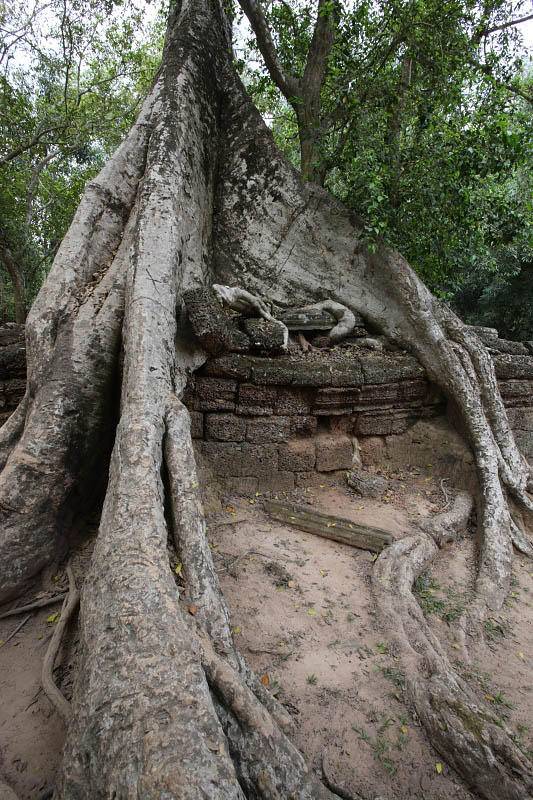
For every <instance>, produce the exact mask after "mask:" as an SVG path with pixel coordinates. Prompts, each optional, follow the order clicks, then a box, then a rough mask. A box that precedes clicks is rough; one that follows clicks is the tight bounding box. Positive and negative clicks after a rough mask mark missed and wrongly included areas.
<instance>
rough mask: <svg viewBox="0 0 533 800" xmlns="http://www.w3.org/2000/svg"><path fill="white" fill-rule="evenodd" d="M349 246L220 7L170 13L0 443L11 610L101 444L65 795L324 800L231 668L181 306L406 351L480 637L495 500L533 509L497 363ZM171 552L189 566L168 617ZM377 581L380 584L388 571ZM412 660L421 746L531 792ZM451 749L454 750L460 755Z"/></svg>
mask: <svg viewBox="0 0 533 800" xmlns="http://www.w3.org/2000/svg"><path fill="white" fill-rule="evenodd" d="M362 229H363V223H362V221H361V220H360V219H358V218H357V217H356V216H354V215H353V214H350V213H349V212H348V211H347V210H346V209H345V208H344V207H343V206H342V205H341V204H340V203H338V202H337V201H336V200H334V199H333V198H332V197H331V196H329V195H328V194H327V192H325V191H324V190H322V189H321V188H320V187H318V186H315V185H313V184H310V183H308V182H303V181H302V180H301V176H299V175H298V174H297V173H296V172H295V170H294V169H293V168H292V167H291V166H290V165H289V164H288V163H287V162H286V161H285V160H284V159H283V158H282V156H281V155H280V154H279V152H278V151H277V149H276V148H275V145H274V142H273V139H272V136H271V134H270V132H269V131H268V129H267V128H266V126H265V125H264V123H263V121H262V120H261V118H260V116H259V114H258V112H257V110H256V109H255V108H254V107H253V105H252V104H251V103H250V101H249V99H248V97H247V95H246V93H245V91H244V89H243V87H242V85H241V84H240V82H239V80H238V78H237V76H236V74H235V71H234V69H233V66H232V63H231V59H230V41H229V38H228V36H227V29H226V22H225V19H224V17H223V13H222V10H221V7H220V6H219V5H218V3H214V4H213V3H212V2H208V0H196V1H195V2H192V1H191V0H182V2H181V3H178V4H176V5H175V6H174V7H173V10H172V12H171V16H170V21H169V27H168V33H167V39H166V43H165V49H164V55H163V62H162V66H161V69H160V71H159V73H158V75H157V77H156V79H155V81H154V85H153V88H152V91H151V93H150V95H149V97H148V98H147V100H146V102H145V104H144V107H143V110H142V112H141V115H140V117H139V119H138V121H137V123H136V124H135V126H134V127H133V129H132V131H131V133H130V135H129V137H128V139H127V140H126V141H125V142H124V143H123V144H122V145H121V147H120V148H119V149H118V151H117V153H116V154H115V155H114V156H113V158H112V159H111V161H110V162H109V163H108V165H107V166H106V167H105V168H104V170H103V171H102V173H101V174H100V175H99V176H98V178H97V179H96V180H95V181H93V183H92V184H91V185H89V186H88V188H87V190H86V193H85V196H84V198H83V200H82V203H81V205H80V208H79V210H78V212H77V215H76V217H75V219H74V221H73V223H72V226H71V228H70V230H69V232H68V234H67V236H66V238H65V240H64V242H63V244H62V246H61V248H60V250H59V252H58V255H57V257H56V260H55V262H54V265H53V267H52V270H51V272H50V276H49V278H48V281H47V283H46V284H45V286H44V287H43V289H42V290H41V292H40V294H39V297H38V298H37V301H36V303H35V305H34V307H33V309H32V311H31V313H30V315H29V318H28V324H27V342H28V369H29V373H28V391H27V394H26V397H25V400H24V401H23V406H22V407H21V409H20V410H19V412H18V413H16V414H15V415H13V417H12V420H10V421H9V423H8V424H7V425H6V426H5V427H4V429H3V430H2V432H1V433H0V447H1V448H2V454H3V463H5V467H4V470H3V473H2V475H1V476H0V509H1V513H2V518H3V523H4V524H3V529H2V533H1V539H0V564H1V565H2V570H3V576H2V577H3V580H2V584H1V585H2V590H1V591H2V597H3V598H5V597H7V596H9V595H12V594H14V593H16V592H17V591H19V590H20V588H21V587H22V585H23V584H24V581H26V580H27V579H28V578H30V577H31V576H32V575H34V574H35V573H36V572H37V571H38V570H39V569H41V568H42V566H43V565H44V564H46V563H48V562H49V561H50V560H51V559H52V558H53V557H54V555H55V554H56V553H57V552H58V551H61V550H65V549H66V547H67V544H68V541H67V534H66V531H67V529H68V523H69V520H70V518H71V515H72V513H73V508H76V507H79V505H80V502H81V501H84V500H86V499H87V497H88V494H89V490H90V487H91V482H90V477H91V475H92V474H95V473H96V472H97V471H98V470H101V469H102V468H103V466H104V465H105V463H106V454H108V453H109V448H110V447H111V442H112V439H113V437H114V445H113V451H112V456H111V463H110V470H109V483H108V487H107V493H106V498H105V502H104V508H103V513H102V520H101V524H100V530H99V535H98V539H97V543H96V547H95V551H94V554H93V560H92V564H91V568H90V571H89V574H88V576H87V578H86V581H85V585H84V587H83V590H82V599H81V616H80V628H81V644H82V647H81V663H80V670H79V674H78V677H77V682H76V688H75V693H74V699H73V718H72V722H71V724H70V726H69V730H68V738H67V743H66V747H65V752H64V758H63V763H62V766H61V769H60V773H59V776H58V780H57V784H56V790H55V797H56V798H64V799H65V800H66V798H68V799H69V800H71V798H72V799H73V800H76V798H104V797H116V798H132V797H139V798H143V800H149V799H150V798H201V797H209V798H212V797H217V798H219V797H220V798H226V797H227V798H244V797H249V798H252V797H253V798H264V800H272V798H309V800H311V798H314V799H315V800H316V799H317V798H318V800H320V798H332V797H334V796H335V795H334V794H333V793H332V792H331V791H330V790H329V789H327V788H326V787H325V786H323V784H322V783H321V782H320V781H319V780H318V778H317V776H316V775H315V774H314V772H311V771H310V770H309V769H308V768H307V767H306V765H305V763H304V761H303V759H302V757H301V755H300V754H299V753H298V752H297V751H296V749H295V748H294V747H293V745H292V744H291V743H290V740H289V738H288V737H287V732H288V731H289V729H290V720H289V719H288V718H287V716H286V714H285V713H284V711H283V710H282V709H280V708H279V707H278V706H277V704H276V703H275V701H274V700H273V699H272V698H271V697H270V695H269V694H268V693H267V692H266V690H265V689H264V688H263V687H262V686H261V685H260V684H259V683H258V682H257V681H256V680H255V678H254V676H253V675H252V674H251V672H250V671H249V670H248V668H247V666H246V664H245V663H244V661H243V659H242V657H241V656H240V654H239V653H238V652H237V650H236V649H235V645H234V642H233V637H232V634H231V630H230V627H229V615H228V612H227V608H226V605H225V602H224V598H223V597H222V594H221V591H220V587H219V585H218V581H217V578H216V574H215V571H214V567H213V563H212V560H211V554H210V550H209V547H208V545H207V541H206V536H205V524H204V520H203V511H202V507H201V501H200V498H199V494H198V479H197V476H196V467H195V463H194V456H193V452H192V444H191V440H190V424H189V419H188V414H187V411H186V409H185V408H184V406H183V405H182V404H181V403H180V400H179V396H180V394H181V392H182V391H183V389H184V386H185V382H186V378H187V372H188V371H189V370H190V369H193V368H194V367H195V366H198V365H199V364H201V363H202V361H203V359H204V358H205V356H204V354H203V353H202V352H201V351H199V350H196V351H195V350H194V346H193V345H192V343H191V342H190V341H189V342H186V341H184V337H185V334H184V329H183V327H182V310H181V309H182V302H181V297H182V294H183V292H184V291H185V290H186V289H188V288H191V287H193V286H199V285H203V284H209V283H215V282H217V283H223V284H230V285H231V284H237V285H240V286H242V287H245V288H246V289H248V290H249V291H252V292H253V293H255V294H259V295H261V296H264V297H268V298H270V299H271V300H273V301H274V303H275V304H277V305H278V306H279V307H287V306H289V305H293V304H295V305H296V304H297V305H304V304H306V303H309V302H311V301H315V300H320V299H323V297H324V295H325V296H327V297H329V298H331V299H333V300H336V301H338V302H341V303H343V304H345V305H346V306H348V307H349V308H351V309H352V310H354V311H359V312H362V313H363V314H364V315H365V316H366V317H367V318H368V319H370V320H371V321H372V322H373V324H374V325H376V326H378V327H379V328H381V330H383V332H384V333H386V334H387V335H388V336H389V337H390V338H392V339H394V340H396V341H398V342H400V343H401V344H402V345H404V346H406V347H409V348H410V349H411V350H412V351H413V352H414V353H415V355H417V357H418V358H419V359H420V361H421V362H422V363H423V364H424V365H425V366H426V368H427V369H428V372H429V374H430V376H431V378H432V379H433V380H434V381H435V382H436V383H437V384H438V385H439V386H441V387H442V389H443V390H444V391H445V392H446V393H447V395H448V397H449V398H450V399H451V400H452V401H453V402H454V403H455V405H456V407H457V409H458V413H459V415H460V416H461V418H462V422H463V424H464V426H465V429H466V431H467V432H468V435H469V438H470V441H471V444H472V447H473V450H474V453H475V456H476V462H477V466H478V475H479V482H480V487H481V497H480V508H479V514H478V517H479V519H480V526H481V534H482V537H483V549H482V553H481V560H480V568H479V578H478V582H477V590H478V592H479V602H478V605H477V607H476V613H477V619H478V620H479V619H482V618H483V613H484V609H485V607H486V605H490V606H491V607H492V606H495V605H497V604H498V603H501V602H502V601H503V597H504V594H505V591H506V588H507V586H508V582H509V576H510V564H511V526H510V518H509V511H508V506H507V499H506V492H509V493H512V494H513V495H514V497H515V499H516V501H517V502H520V503H522V504H523V505H524V506H526V507H529V508H531V501H530V499H529V496H528V495H527V493H526V491H525V486H526V480H527V477H528V470H527V469H526V467H525V465H524V464H523V462H522V460H521V458H520V455H519V453H518V451H517V449H516V445H515V444H514V441H513V438H512V436H511V433H510V431H509V426H508V423H507V420H506V416H505V411H504V409H503V406H502V403H501V399H500V396H499V393H498V389H497V385H496V381H495V377H494V373H493V371H492V365H491V362H490V359H489V357H488V354H487V353H486V351H485V349H484V348H483V346H482V345H481V344H480V343H479V341H478V340H477V339H476V337H475V336H473V335H472V334H470V333H469V332H468V331H467V330H466V329H465V328H464V326H463V325H462V324H461V323H460V322H459V320H457V319H456V318H455V317H454V316H453V314H451V312H449V311H448V310H447V309H445V308H444V307H443V306H441V305H440V304H439V303H438V301H436V300H435V299H434V298H433V297H432V296H431V295H430V293H429V292H428V291H427V289H426V288H425V287H424V286H423V285H422V284H421V283H420V281H419V280H418V278H417V277H416V275H415V274H414V272H413V271H412V270H411V269H410V267H409V265H408V264H407V263H406V262H405V261H404V260H403V259H402V257H401V256H400V255H399V254H398V253H396V252H395V251H393V250H391V249H389V248H387V247H386V246H385V245H380V246H379V248H378V250H377V251H376V252H375V253H371V252H369V251H368V250H367V248H366V246H365V243H364V241H363V240H362V238H361V231H362ZM121 344H122V349H123V356H124V358H123V368H122V375H121V382H120V406H119V408H117V403H116V402H115V398H116V396H117V388H118V386H119V376H120V370H119V351H120V345H121ZM117 420H118V422H117ZM102 442H103V443H104V446H103V447H102ZM106 442H107V443H108V445H109V447H106V446H105V443H106ZM163 474H166V476H167V479H165V480H163V477H162V475H163ZM36 478H37V480H35V479H36ZM169 534H170V536H171V538H172V539H173V542H174V546H175V548H176V550H177V552H178V555H179V558H180V560H181V561H182V562H183V574H184V576H185V580H186V593H185V595H184V596H183V598H181V599H180V595H179V592H178V590H177V587H176V584H175V582H174V579H173V575H172V572H171V570H170V566H169V563H168V556H167V539H168V536H169ZM424 537H425V538H424V539H423V543H422V544H421V545H420V546H421V547H422V550H423V554H422V556H421V557H420V558H418V559H417V560H416V564H414V565H412V564H411V562H408V566H407V567H406V571H405V575H406V577H405V581H404V583H405V587H406V588H405V597H406V598H407V600H408V591H409V589H410V582H411V581H412V580H414V578H415V577H416V571H417V569H418V566H419V565H420V563H422V562H423V561H424V559H427V558H428V557H429V556H430V555H431V553H432V552H433V550H432V548H433V549H434V548H435V545H433V544H432V543H431V541H430V537H429V535H428V534H424ZM415 545H416V546H418V544H417V543H414V545H413V546H415ZM390 551H392V548H386V549H385V551H384V552H383V554H382V555H381V556H380V557H379V558H378V561H377V562H376V563H377V564H378V565H379V564H380V563H383V564H386V563H387V559H389V558H390V557H391V556H390ZM392 555H393V557H395V558H399V559H400V558H403V554H402V553H399V554H397V553H396V551H394V552H393V554H392ZM382 559H383V562H382ZM402 563H403V562H402ZM406 563H407V562H406ZM379 568H381V567H379ZM402 574H403V573H402ZM383 577H384V580H385V581H388V582H389V584H388V585H389V586H390V587H391V588H392V580H393V575H392V574H391V573H386V574H385V573H384V576H383ZM386 586H387V583H385V584H384V589H383V590H384V591H385V589H386ZM407 600H406V602H407ZM383 602H384V601H383ZM192 606H194V610H195V613H194V614H193V613H189V609H190V608H192ZM406 608H407V611H408V610H409V609H408V606H407V605H406ZM406 613H407V612H406ZM433 648H434V650H435V651H436V650H437V643H433ZM428 652H429V650H428ZM402 653H403V654H404V656H405V658H406V659H407V664H408V665H409V664H411V665H412V667H413V677H412V685H413V687H415V688H413V696H415V694H416V698H415V702H416V704H417V708H420V709H424V708H429V707H430V706H431V708H432V715H430V714H429V713H428V714H426V715H425V716H422V715H421V716H422V718H423V719H424V720H425V721H426V723H427V729H428V733H429V735H430V737H431V738H432V741H433V742H434V744H435V746H436V747H437V748H438V749H440V751H441V752H443V753H444V754H447V755H449V754H450V753H452V752H454V753H455V755H454V760H453V764H454V766H455V768H456V769H457V770H458V771H460V772H461V773H462V774H463V776H464V777H465V778H466V780H468V781H470V782H471V783H473V784H474V785H475V787H477V789H478V790H479V791H480V792H481V793H482V794H483V795H484V796H485V797H487V798H496V797H500V796H501V795H500V794H499V787H500V784H499V776H501V775H503V774H504V775H505V780H506V787H507V790H508V796H509V797H513V798H514V797H522V796H524V795H525V793H526V791H527V790H528V788H529V787H530V786H531V781H532V772H531V765H530V764H529V762H527V761H526V760H525V759H524V758H523V757H522V755H521V754H520V753H519V751H518V750H517V748H516V746H515V745H514V744H513V742H512V741H511V739H510V737H509V736H508V734H507V733H506V731H504V730H501V731H500V733H499V734H498V736H495V734H494V730H493V727H494V726H493V719H492V716H491V715H485V712H484V710H483V709H477V708H476V713H478V717H477V719H476V726H477V727H476V730H477V731H478V733H479V735H478V736H471V735H467V733H468V731H467V730H466V728H467V726H468V719H467V718H466V717H464V716H462V715H461V714H460V713H457V714H455V716H454V718H453V725H454V726H455V727H453V729H452V725H451V724H450V723H449V720H450V719H451V717H450V714H449V710H450V708H452V709H453V708H456V705H457V696H456V694H454V691H455V686H456V676H455V674H454V672H453V669H452V668H451V667H449V665H448V664H444V666H443V665H442V664H441V665H440V666H441V667H442V669H441V671H440V672H439V675H440V676H444V678H445V679H444V678H443V679H442V680H441V682H440V683H439V695H438V701H435V702H433V701H432V697H433V695H432V694H431V692H432V691H433V688H434V685H433V684H430V683H429V682H428V681H424V680H422V679H421V680H420V681H418V680H417V676H418V675H419V674H420V676H421V677H422V673H421V671H422V670H423V669H425V666H426V665H425V662H424V663H422V660H419V661H416V660H414V659H413V660H411V661H409V660H408V656H409V651H408V650H407V648H405V649H404V650H403V651H402ZM435 663H437V662H435ZM439 663H440V662H439ZM415 689H416V691H415ZM463 699H464V698H463ZM464 702H467V701H466V700H465V701H464ZM454 704H455V705H454ZM441 723H442V725H444V726H445V728H444V729H443V728H442V725H441ZM446 725H447V726H448V727H446ZM461 726H462V727H461ZM487 726H488V727H487ZM443 730H445V731H448V732H447V733H446V732H443ZM453 737H458V738H459V739H461V741H462V742H464V746H462V748H456V751H454V750H453V742H452V738H453ZM453 741H455V740H453ZM472 763H475V764H476V765H481V767H480V768H479V769H478V768H477V769H476V770H473V771H472V770H471V765H472ZM485 767H486V769H485ZM484 770H485V771H484Z"/></svg>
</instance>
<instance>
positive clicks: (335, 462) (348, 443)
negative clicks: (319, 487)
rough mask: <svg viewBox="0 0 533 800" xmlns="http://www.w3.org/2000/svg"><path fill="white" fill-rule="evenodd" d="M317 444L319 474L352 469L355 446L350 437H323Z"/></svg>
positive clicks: (327, 435)
mask: <svg viewBox="0 0 533 800" xmlns="http://www.w3.org/2000/svg"><path fill="white" fill-rule="evenodd" d="M315 443H316V469H317V471H318V472H329V471H330V470H341V469H351V468H352V460H353V445H352V440H351V438H350V437H349V436H332V435H331V434H326V435H321V436H317V437H316V439H315Z"/></svg>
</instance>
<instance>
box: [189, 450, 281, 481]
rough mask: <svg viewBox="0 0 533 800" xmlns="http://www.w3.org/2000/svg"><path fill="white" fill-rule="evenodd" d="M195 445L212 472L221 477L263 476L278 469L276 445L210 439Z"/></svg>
mask: <svg viewBox="0 0 533 800" xmlns="http://www.w3.org/2000/svg"><path fill="white" fill-rule="evenodd" d="M196 446H197V448H198V451H199V452H200V453H201V456H202V458H203V460H204V461H205V463H206V464H207V465H209V467H210V468H211V470H212V472H213V474H214V475H217V476H218V477H221V478H233V477H236V478H238V477H241V476H242V477H252V478H264V477H267V476H268V475H269V474H270V473H271V472H276V471H277V469H278V451H277V446H276V445H259V444H249V443H248V442H240V443H237V442H213V441H210V442H197V443H196Z"/></svg>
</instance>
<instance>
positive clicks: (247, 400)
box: [237, 383, 278, 416]
mask: <svg viewBox="0 0 533 800" xmlns="http://www.w3.org/2000/svg"><path fill="white" fill-rule="evenodd" d="M277 397H278V390H277V389H276V388H274V387H272V386H256V385H255V384H254V383H241V384H240V386H239V390H238V393H237V411H238V413H239V414H246V415H249V416H262V415H264V414H272V413H273V410H274V405H275V403H276V401H277Z"/></svg>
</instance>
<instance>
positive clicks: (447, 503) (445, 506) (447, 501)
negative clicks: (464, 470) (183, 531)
mask: <svg viewBox="0 0 533 800" xmlns="http://www.w3.org/2000/svg"><path fill="white" fill-rule="evenodd" d="M447 480H448V478H443V479H442V480H441V482H440V490H441V492H442V494H443V495H444V505H443V507H442V510H443V511H444V509H445V508H448V506H449V505H450V499H449V497H448V493H447V491H446V489H445V487H444V481H447Z"/></svg>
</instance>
